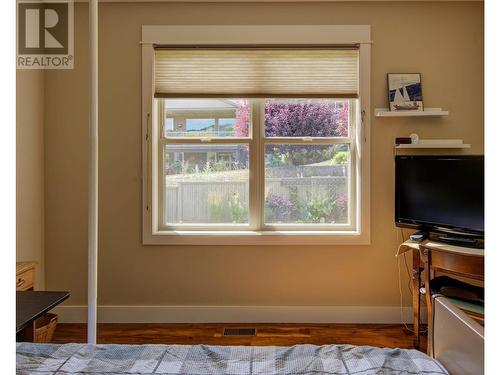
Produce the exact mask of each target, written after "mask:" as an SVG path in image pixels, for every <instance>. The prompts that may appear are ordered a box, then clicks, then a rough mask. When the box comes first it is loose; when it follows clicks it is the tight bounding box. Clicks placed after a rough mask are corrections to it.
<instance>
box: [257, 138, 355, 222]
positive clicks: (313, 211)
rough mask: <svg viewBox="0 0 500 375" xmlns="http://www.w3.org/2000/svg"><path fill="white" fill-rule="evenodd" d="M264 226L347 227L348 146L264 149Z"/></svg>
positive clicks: (266, 147) (299, 146)
mask: <svg viewBox="0 0 500 375" xmlns="http://www.w3.org/2000/svg"><path fill="white" fill-rule="evenodd" d="M265 170H266V171H265V207H264V209H265V212H264V220H265V223H267V224H301V223H304V224H347V223H348V212H349V198H348V197H349V189H348V186H349V182H348V181H349V175H350V173H351V172H350V156H349V145H347V144H338V145H310V144H308V145H266V146H265Z"/></svg>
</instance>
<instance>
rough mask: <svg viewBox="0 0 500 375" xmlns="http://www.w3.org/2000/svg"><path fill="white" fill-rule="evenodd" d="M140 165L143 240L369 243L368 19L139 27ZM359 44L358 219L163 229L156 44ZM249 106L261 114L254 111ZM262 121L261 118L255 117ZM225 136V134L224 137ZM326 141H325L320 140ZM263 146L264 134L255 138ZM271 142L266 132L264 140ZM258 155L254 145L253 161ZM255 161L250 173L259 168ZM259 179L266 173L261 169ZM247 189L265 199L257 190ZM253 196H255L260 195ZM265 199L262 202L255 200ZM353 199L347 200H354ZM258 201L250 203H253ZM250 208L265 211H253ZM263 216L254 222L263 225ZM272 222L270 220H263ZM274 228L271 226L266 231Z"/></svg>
mask: <svg viewBox="0 0 500 375" xmlns="http://www.w3.org/2000/svg"><path fill="white" fill-rule="evenodd" d="M141 44H142V119H143V120H142V132H143V147H142V164H143V183H142V185H143V186H142V188H143V190H142V191H143V199H142V200H143V205H142V207H143V209H142V212H143V225H142V234H143V243H144V244H145V245H314V244H316V245H368V244H370V108H371V107H370V63H371V58H370V55H371V40H370V26H369V25H342V26H341V25H335V26H331V25H319V26H309V25H307V26H305V25H298V26H296V25H294V26H290V25H286V26H274V25H273V26H158V25H155V26H149V25H144V26H142V43H141ZM266 44H268V45H294V46H297V45H304V46H306V45H315V46H320V45H352V44H358V45H359V88H358V91H359V98H358V101H357V103H358V109H357V113H358V114H359V115H358V116H355V118H356V121H357V124H356V126H355V134H354V136H355V143H356V148H355V152H351V158H352V159H351V163H352V165H353V167H351V173H355V174H356V175H355V185H356V186H355V187H354V188H353V193H354V194H353V196H355V197H356V198H355V205H354V209H355V210H356V214H355V215H354V216H355V222H354V223H353V224H354V225H353V226H352V227H349V228H347V229H346V230H338V229H335V230H332V231H328V230H324V228H321V229H319V228H318V227H316V228H314V229H312V230H303V229H302V228H301V229H300V230H293V229H292V228H290V226H287V227H286V228H282V227H276V228H266V229H267V230H262V231H259V230H255V229H252V228H251V229H249V230H246V229H243V230H234V229H231V230H224V229H214V230H210V228H209V227H208V226H207V228H200V229H199V230H192V229H189V230H182V228H179V229H178V228H175V229H173V230H162V229H161V228H159V226H158V223H159V221H158V217H159V214H160V213H159V209H158V206H159V203H158V201H157V199H158V172H157V171H158V170H159V165H158V157H154V155H159V149H158V144H159V141H158V136H159V128H158V126H157V124H158V123H159V121H158V109H157V107H156V106H155V104H154V103H155V101H154V85H153V82H154V46H155V45H171V46H175V45H196V46H203V45H266ZM253 113H254V114H255V113H260V112H259V111H253ZM260 121H261V120H259V122H260ZM262 128H263V127H262V126H258V127H255V126H254V127H253V132H254V133H253V134H254V137H256V138H259V140H262V137H263V134H262V133H263V129H262ZM228 141H229V140H228ZM325 141H327V140H325ZM255 143H256V144H257V145H259V147H260V148H262V147H263V146H262V145H263V143H264V142H262V141H259V142H255ZM266 143H269V138H268V139H267V140H266ZM260 153H263V149H261V150H259V154H258V155H257V153H256V152H255V151H254V152H253V155H252V152H251V156H250V162H251V163H252V160H253V159H257V156H259V157H263V155H260ZM261 169H263V168H262V166H260V164H259V165H258V166H257V165H256V167H255V168H254V171H255V173H258V174H263V171H262V170H261ZM259 177H260V180H259V181H262V184H263V183H264V178H263V176H259ZM257 190H259V189H255V190H254V191H251V192H250V196H251V197H252V195H255V197H254V199H257V200H262V199H263V198H262V197H261V195H262V194H261V192H260V191H257ZM257 195H258V196H259V197H257ZM260 203H262V202H260ZM351 205H352V204H351ZM255 207H256V205H253V208H252V207H250V210H252V209H253V210H255ZM250 215H254V216H255V215H257V216H259V217H260V216H262V215H261V213H258V212H252V211H250ZM261 224H262V223H259V225H261ZM268 227H269V226H268ZM268 229H274V230H268Z"/></svg>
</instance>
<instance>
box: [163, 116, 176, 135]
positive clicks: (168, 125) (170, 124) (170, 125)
mask: <svg viewBox="0 0 500 375" xmlns="http://www.w3.org/2000/svg"><path fill="white" fill-rule="evenodd" d="M173 130H174V119H173V118H171V117H167V118H166V119H165V131H167V132H168V131H173Z"/></svg>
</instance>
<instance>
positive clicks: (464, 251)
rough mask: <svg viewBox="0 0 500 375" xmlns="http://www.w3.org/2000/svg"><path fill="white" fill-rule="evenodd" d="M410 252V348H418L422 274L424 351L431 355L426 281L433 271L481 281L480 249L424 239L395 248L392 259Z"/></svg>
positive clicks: (429, 306) (428, 301)
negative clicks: (425, 311)
mask: <svg viewBox="0 0 500 375" xmlns="http://www.w3.org/2000/svg"><path fill="white" fill-rule="evenodd" d="M407 251H411V252H412V255H413V270H412V275H411V278H412V295H413V346H414V347H415V349H419V346H420V334H419V333H420V287H421V283H422V271H425V273H424V274H425V277H424V278H423V279H424V280H423V281H424V284H425V290H426V294H425V301H426V304H427V321H428V325H427V327H428V334H427V342H428V344H427V352H428V353H429V354H432V349H433V348H432V341H431V340H432V324H429V323H431V319H432V316H433V315H432V309H433V307H432V296H431V293H428V292H427V291H429V290H430V282H431V279H432V278H433V277H434V272H435V271H438V272H444V273H447V274H454V275H457V276H461V277H465V278H468V279H474V280H484V250H483V249H475V248H470V247H464V246H454V245H450V244H447V243H444V242H438V241H431V240H424V241H422V242H415V241H411V240H408V241H405V242H403V243H402V244H401V245H399V249H398V252H397V254H396V256H399V255H401V254H404V253H406V252H407Z"/></svg>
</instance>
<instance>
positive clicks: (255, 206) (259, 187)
mask: <svg viewBox="0 0 500 375" xmlns="http://www.w3.org/2000/svg"><path fill="white" fill-rule="evenodd" d="M250 108H251V118H252V142H251V145H250V181H249V184H250V186H249V188H250V202H249V205H250V207H249V211H250V216H249V219H250V228H251V229H252V230H260V229H261V227H262V223H263V218H264V214H263V207H264V198H263V194H264V189H263V185H264V170H263V167H264V152H263V146H262V142H261V138H262V136H261V134H262V127H263V122H262V118H263V116H262V108H263V106H262V104H261V100H260V99H254V100H251V106H250Z"/></svg>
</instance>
